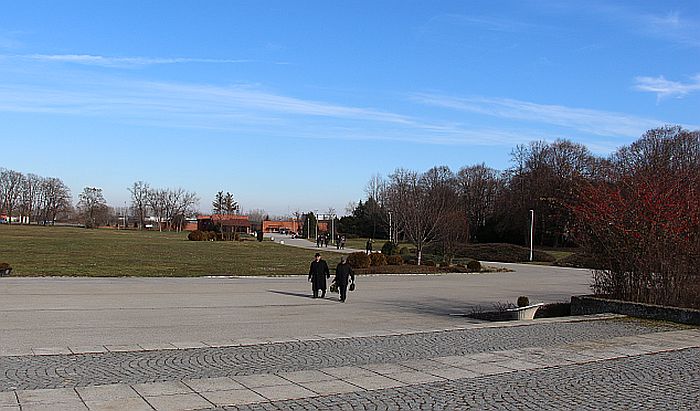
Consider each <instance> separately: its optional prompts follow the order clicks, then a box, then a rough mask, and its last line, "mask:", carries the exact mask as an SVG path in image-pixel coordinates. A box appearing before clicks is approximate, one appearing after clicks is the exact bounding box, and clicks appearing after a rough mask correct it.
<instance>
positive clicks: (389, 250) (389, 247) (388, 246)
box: [382, 241, 399, 255]
mask: <svg viewBox="0 0 700 411" xmlns="http://www.w3.org/2000/svg"><path fill="white" fill-rule="evenodd" d="M398 249H399V247H398V246H397V245H396V243H394V242H392V241H387V242H386V243H384V245H383V246H382V254H384V255H394V254H396V253H397V252H398Z"/></svg>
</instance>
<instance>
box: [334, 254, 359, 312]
mask: <svg viewBox="0 0 700 411" xmlns="http://www.w3.org/2000/svg"><path fill="white" fill-rule="evenodd" d="M333 282H335V285H337V286H338V291H339V292H340V302H343V303H344V302H345V300H346V298H347V295H348V284H351V283H354V282H355V273H354V272H353V271H352V267H351V266H350V264H348V257H347V256H346V255H344V256H342V257H340V263H338V265H337V266H336V267H335V278H334V279H333Z"/></svg>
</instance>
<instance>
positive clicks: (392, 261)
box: [386, 255, 403, 265]
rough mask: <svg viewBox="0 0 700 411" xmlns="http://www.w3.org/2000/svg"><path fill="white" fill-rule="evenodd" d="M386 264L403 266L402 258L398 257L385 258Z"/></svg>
mask: <svg viewBox="0 0 700 411" xmlns="http://www.w3.org/2000/svg"><path fill="white" fill-rule="evenodd" d="M386 263H387V264H389V265H403V257H401V256H400V255H390V256H388V257H387V258H386Z"/></svg>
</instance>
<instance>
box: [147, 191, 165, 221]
mask: <svg viewBox="0 0 700 411" xmlns="http://www.w3.org/2000/svg"><path fill="white" fill-rule="evenodd" d="M167 196H168V193H167V191H166V190H165V189H151V190H148V197H147V199H146V203H147V204H148V207H149V208H150V209H151V211H153V214H154V217H155V218H156V219H157V220H158V231H163V222H164V220H165V212H166V201H167Z"/></svg>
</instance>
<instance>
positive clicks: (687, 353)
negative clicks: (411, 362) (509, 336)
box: [216, 348, 700, 411]
mask: <svg viewBox="0 0 700 411" xmlns="http://www.w3.org/2000/svg"><path fill="white" fill-rule="evenodd" d="M699 393H700V350H699V349H695V348H694V349H685V350H680V351H669V352H662V353H658V354H654V355H648V354H647V355H641V356H635V357H626V358H619V359H615V360H608V361H603V362H600V361H594V362H589V363H583V364H573V365H569V366H565V367H551V368H541V369H537V370H528V371H513V372H509V373H505V374H498V375H490V376H477V377H474V378H467V379H459V380H454V381H442V382H435V383H427V384H413V385H406V386H402V387H396V388H389V389H379V390H366V391H356V392H352V393H345V394H342V395H323V396H317V397H309V398H304V399H297V400H286V401H277V402H269V403H267V402H266V403H253V404H245V405H238V406H231V407H224V408H216V409H217V410H228V411H234V410H236V411H260V410H273V409H274V410H287V409H300V410H316V409H324V410H365V409H384V410H389V409H411V410H412V409H434V410H456V409H459V410H502V409H512V410H521V409H534V410H569V409H576V410H579V409H580V410H584V409H586V410H587V409H606V410H631V409H645V410H646V409H649V410H652V409H653V410H673V411H679V410H680V411H696V410H698V409H700V408H699V407H700V394H699Z"/></svg>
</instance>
